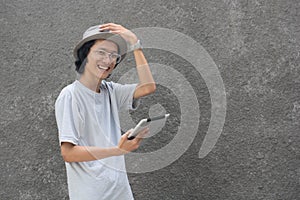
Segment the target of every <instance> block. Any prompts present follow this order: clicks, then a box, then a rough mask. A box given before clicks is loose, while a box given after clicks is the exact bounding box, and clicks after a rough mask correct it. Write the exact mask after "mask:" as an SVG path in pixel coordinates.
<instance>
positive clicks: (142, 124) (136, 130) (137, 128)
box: [127, 114, 170, 140]
mask: <svg viewBox="0 0 300 200" xmlns="http://www.w3.org/2000/svg"><path fill="white" fill-rule="evenodd" d="M169 116H170V114H165V115H161V116H157V117H151V118H147V119H142V120H141V121H140V122H139V123H138V124H137V125H136V126H135V128H134V129H133V130H132V132H131V133H130V134H129V135H128V137H127V138H128V140H132V139H134V138H135V137H136V136H137V134H138V133H139V132H140V131H141V130H143V129H144V128H146V127H147V126H148V125H149V124H150V123H151V122H153V121H157V120H162V119H166V118H167V117H169Z"/></svg>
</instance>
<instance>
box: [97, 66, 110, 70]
mask: <svg viewBox="0 0 300 200" xmlns="http://www.w3.org/2000/svg"><path fill="white" fill-rule="evenodd" d="M97 67H98V68H99V69H102V70H109V69H110V67H104V66H102V65H97Z"/></svg>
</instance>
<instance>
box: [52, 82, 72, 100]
mask: <svg viewBox="0 0 300 200" xmlns="http://www.w3.org/2000/svg"><path fill="white" fill-rule="evenodd" d="M73 91H74V83H72V84H70V85H67V86H66V87H64V88H63V89H62V90H61V92H60V93H59V95H58V97H57V99H56V102H57V101H60V100H62V99H66V98H68V99H71V97H72V94H73Z"/></svg>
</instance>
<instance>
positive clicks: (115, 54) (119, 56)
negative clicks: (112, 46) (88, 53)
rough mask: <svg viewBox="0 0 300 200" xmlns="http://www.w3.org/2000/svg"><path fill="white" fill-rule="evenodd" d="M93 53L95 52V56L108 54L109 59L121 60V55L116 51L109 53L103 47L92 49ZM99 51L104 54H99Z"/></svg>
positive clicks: (117, 61)
mask: <svg viewBox="0 0 300 200" xmlns="http://www.w3.org/2000/svg"><path fill="white" fill-rule="evenodd" d="M93 52H94V53H97V56H100V57H102V58H106V57H107V56H108V58H109V59H110V60H113V61H116V63H120V62H121V55H120V54H118V53H109V52H107V51H105V50H104V49H98V50H94V51H93ZM100 52H103V53H104V54H103V55H101V54H100ZM112 56H117V57H116V58H113V57H112Z"/></svg>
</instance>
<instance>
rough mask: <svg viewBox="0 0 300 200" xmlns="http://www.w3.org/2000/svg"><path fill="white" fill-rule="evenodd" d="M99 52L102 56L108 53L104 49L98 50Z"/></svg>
mask: <svg viewBox="0 0 300 200" xmlns="http://www.w3.org/2000/svg"><path fill="white" fill-rule="evenodd" d="M97 53H98V55H100V56H105V55H106V52H105V51H103V50H98V51H97Z"/></svg>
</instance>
